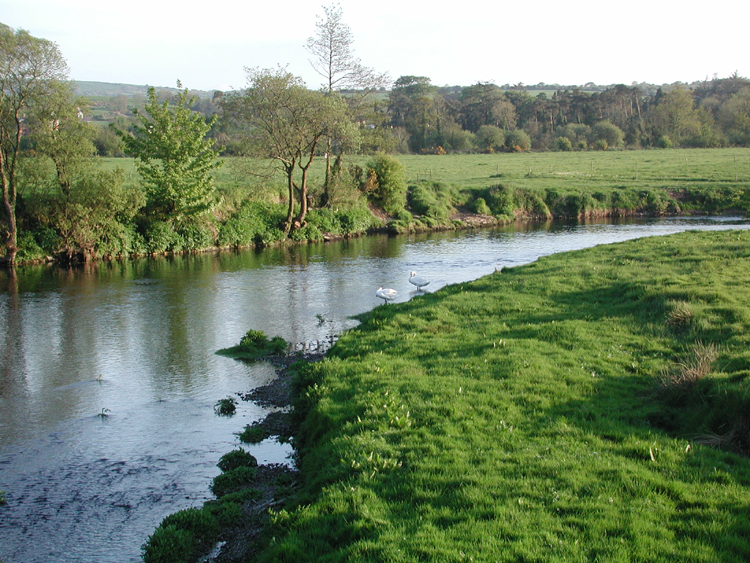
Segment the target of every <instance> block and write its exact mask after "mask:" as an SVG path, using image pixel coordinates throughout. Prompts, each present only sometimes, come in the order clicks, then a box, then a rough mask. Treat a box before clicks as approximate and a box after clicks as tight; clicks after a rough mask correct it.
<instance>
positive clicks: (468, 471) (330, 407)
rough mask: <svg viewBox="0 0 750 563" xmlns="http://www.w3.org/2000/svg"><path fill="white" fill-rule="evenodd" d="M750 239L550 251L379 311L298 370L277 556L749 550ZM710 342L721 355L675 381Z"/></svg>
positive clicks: (689, 236) (554, 556)
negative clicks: (295, 483)
mask: <svg viewBox="0 0 750 563" xmlns="http://www.w3.org/2000/svg"><path fill="white" fill-rule="evenodd" d="M749 239H750V234H748V233H747V232H737V231H729V232H719V233H695V232H689V233H684V234H681V235H675V236H670V237H656V238H647V239H641V240H638V241H631V242H626V243H621V244H616V245H611V246H601V247H596V248H592V249H588V250H584V251H579V252H575V253H569V254H561V255H555V256H550V257H546V258H543V259H540V260H539V261H537V262H535V263H533V264H530V265H527V266H524V267H518V268H512V269H507V270H504V271H503V272H502V273H499V274H494V275H492V276H488V277H486V278H483V279H480V280H478V281H476V282H472V283H464V284H458V285H455V286H450V287H447V288H444V289H442V290H440V291H439V292H436V293H434V294H427V295H424V296H420V297H418V298H415V299H413V300H411V301H410V302H408V303H404V304H398V305H394V306H391V307H377V308H376V309H374V310H373V311H372V312H371V313H368V314H366V315H364V316H363V318H362V321H363V322H362V324H361V325H360V326H359V327H357V328H356V329H354V330H351V331H349V332H348V333H346V334H344V335H342V337H341V338H340V339H339V341H338V343H337V344H336V346H335V347H334V348H333V350H332V351H331V353H330V354H329V357H328V358H327V359H326V360H324V361H322V362H318V363H316V364H312V365H310V366H309V367H308V368H306V370H305V371H304V372H303V373H302V375H301V376H300V380H299V381H298V387H299V396H298V399H297V402H296V414H297V416H298V417H301V418H302V426H301V430H300V433H299V435H298V436H297V437H296V442H295V443H296V445H297V447H298V449H299V453H300V468H301V471H302V475H303V479H304V485H303V488H302V490H301V493H300V497H299V506H298V508H296V509H291V510H288V511H281V512H279V513H276V514H275V516H274V522H275V523H274V528H273V529H272V530H270V536H269V537H272V538H273V539H272V540H270V543H269V546H268V548H267V550H266V552H265V553H264V554H263V555H262V556H261V557H260V560H261V561H290V562H291V561H295V562H296V561H508V562H511V561H513V562H516V561H566V562H567V561H628V562H632V561H691V562H709V561H712V562H714V561H715V562H720V561H721V562H728V561H736V562H740V561H747V560H748V559H749V558H750V461H749V460H748V458H747V457H743V456H741V455H739V454H738V453H737V452H742V451H743V448H744V447H745V446H744V445H743V442H742V440H737V439H733V436H734V437H735V438H736V437H737V436H740V437H741V435H742V433H743V432H747V431H748V428H750V427H749V426H748V425H747V421H746V420H744V418H746V417H747V415H746V414H745V413H748V412H750V396H749V395H748V392H747V386H748V382H749V381H748V377H749V376H750V353H748V352H747V350H749V349H750V346H749V344H750V342H749V340H750V298H748V295H750V244H749V243H750V240H749ZM687 310H689V312H686V311H687ZM697 343H701V344H700V345H701V346H707V345H709V344H713V345H715V346H716V350H718V354H717V356H716V357H715V361H713V362H711V365H710V366H709V368H708V369H706V370H703V372H702V374H701V377H700V378H699V380H698V381H697V382H696V383H695V384H694V385H691V386H690V387H689V388H688V389H687V391H685V390H684V389H677V388H675V387H670V386H669V385H668V384H667V385H666V386H665V384H664V377H663V375H664V373H667V372H668V371H669V370H672V369H678V368H679V366H681V365H684V364H686V363H688V361H687V360H686V357H688V356H689V352H690V351H691V350H696V349H698V347H699V345H698V344H697ZM743 417H744V418H743ZM743 425H744V426H743ZM709 444H716V445H721V446H723V447H724V449H720V448H717V447H714V446H712V445H709Z"/></svg>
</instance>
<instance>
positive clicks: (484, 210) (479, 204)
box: [472, 197, 492, 215]
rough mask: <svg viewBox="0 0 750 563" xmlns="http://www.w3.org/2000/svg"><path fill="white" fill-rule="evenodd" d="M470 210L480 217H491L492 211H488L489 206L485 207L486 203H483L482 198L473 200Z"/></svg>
mask: <svg viewBox="0 0 750 563" xmlns="http://www.w3.org/2000/svg"><path fill="white" fill-rule="evenodd" d="M472 209H473V211H474V213H479V214H481V215H492V209H490V206H489V205H487V202H486V201H484V198H483V197H478V198H477V199H476V200H474V204H473V206H472Z"/></svg>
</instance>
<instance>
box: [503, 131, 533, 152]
mask: <svg viewBox="0 0 750 563" xmlns="http://www.w3.org/2000/svg"><path fill="white" fill-rule="evenodd" d="M505 148H507V149H508V150H509V151H512V152H523V151H527V150H529V149H530V148H531V137H529V134H528V133H527V132H526V131H524V130H522V129H513V130H512V131H508V132H507V133H506V134H505Z"/></svg>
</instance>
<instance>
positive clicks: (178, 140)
mask: <svg viewBox="0 0 750 563" xmlns="http://www.w3.org/2000/svg"><path fill="white" fill-rule="evenodd" d="M178 87H181V85H180V84H179V83H178ZM190 101H191V99H190V97H189V96H188V91H187V89H185V90H184V91H182V92H180V94H178V95H177V97H176V99H175V100H173V101H171V100H165V101H163V102H159V100H158V99H157V94H156V90H155V89H154V88H153V87H151V88H149V89H148V102H147V103H146V106H145V108H144V112H140V111H138V110H136V111H135V115H136V117H137V119H138V124H136V125H135V126H134V127H133V131H132V132H128V131H122V130H120V129H115V131H116V132H117V134H118V135H119V136H120V137H121V138H122V140H123V142H124V143H125V146H126V148H127V150H128V152H129V153H130V154H132V155H133V156H134V157H136V158H137V159H138V165H137V166H138V171H139V172H140V174H141V176H142V177H143V179H144V181H145V187H146V198H147V199H146V206H147V210H148V212H149V213H150V214H151V215H155V216H157V217H161V218H163V219H168V220H178V221H179V220H182V219H184V218H186V217H190V216H194V215H198V214H201V213H203V212H205V211H208V210H209V209H211V207H212V206H213V205H214V203H215V200H214V183H213V177H212V176H211V173H212V172H213V171H214V170H216V169H217V168H218V167H219V166H220V165H221V161H219V160H217V152H216V151H215V150H214V148H213V141H212V140H210V139H207V138H206V134H207V133H208V132H209V130H210V129H211V126H212V125H213V123H214V121H215V119H216V118H213V119H211V120H210V121H209V122H208V123H206V121H205V120H204V118H203V116H202V115H201V114H199V113H197V112H194V111H192V110H191V109H190Z"/></svg>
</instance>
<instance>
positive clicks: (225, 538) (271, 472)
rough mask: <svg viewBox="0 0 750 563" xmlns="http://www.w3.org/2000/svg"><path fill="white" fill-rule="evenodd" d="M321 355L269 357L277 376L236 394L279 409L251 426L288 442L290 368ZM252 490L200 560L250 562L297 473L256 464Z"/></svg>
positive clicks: (290, 428) (292, 488)
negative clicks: (238, 517) (233, 522)
mask: <svg viewBox="0 0 750 563" xmlns="http://www.w3.org/2000/svg"><path fill="white" fill-rule="evenodd" d="M324 356H325V354H324V353H303V354H294V355H290V356H283V357H274V358H272V359H270V358H269V361H271V362H272V363H273V364H274V365H275V366H276V373H277V375H278V377H276V379H274V380H272V381H270V382H269V383H267V384H266V385H263V386H262V387H257V388H255V389H252V390H251V391H249V392H247V393H240V397H241V398H242V399H243V400H245V401H253V402H254V403H257V404H258V405H261V406H263V407H275V408H278V409H281V410H279V411H276V412H272V413H270V414H269V415H268V416H266V418H264V419H263V420H261V421H258V422H255V423H253V425H252V426H258V427H260V428H262V429H263V430H264V431H265V432H266V434H268V435H269V436H272V437H275V438H277V439H282V440H283V439H288V438H289V437H290V436H291V435H292V433H293V431H294V428H293V425H292V422H291V404H292V379H293V377H294V375H293V370H292V369H291V366H292V365H294V364H295V363H296V362H298V361H306V362H316V361H319V360H321V359H322V358H323V357H324ZM257 469H258V470H257V473H256V476H255V478H254V479H253V482H252V483H251V486H252V488H254V489H257V491H258V492H259V496H258V498H256V499H254V500H252V501H248V502H246V503H245V504H244V505H243V507H242V510H243V518H242V522H241V523H240V525H238V526H235V527H232V528H225V529H224V530H223V531H222V533H221V536H220V543H219V545H218V546H217V549H216V550H215V553H213V554H211V555H210V556H209V557H207V558H204V559H203V560H202V561H213V562H216V563H244V562H246V561H252V560H253V559H254V558H255V557H256V556H257V554H258V553H260V552H261V551H262V549H263V548H264V546H265V537H264V531H265V530H266V527H267V526H268V522H269V510H271V509H275V510H280V509H281V508H282V507H284V506H285V505H286V503H287V501H288V500H289V499H290V497H291V496H292V495H293V494H294V492H295V491H296V490H297V487H298V483H299V472H298V471H297V469H295V468H294V467H291V466H289V465H281V464H270V465H259V466H258V468H257Z"/></svg>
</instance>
